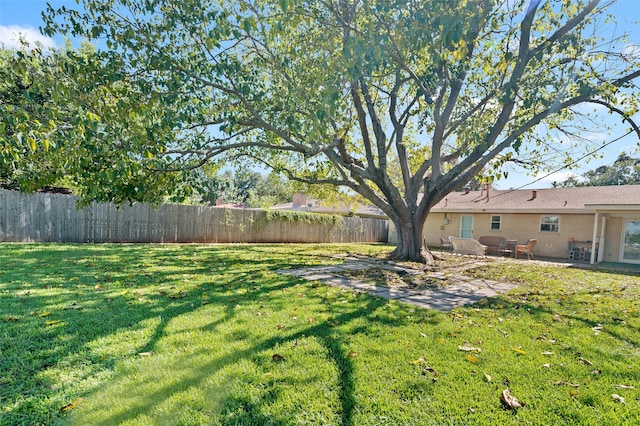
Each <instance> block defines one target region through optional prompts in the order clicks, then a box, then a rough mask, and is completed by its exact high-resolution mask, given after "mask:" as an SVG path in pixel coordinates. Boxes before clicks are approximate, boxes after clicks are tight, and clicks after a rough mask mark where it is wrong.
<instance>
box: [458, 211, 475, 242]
mask: <svg viewBox="0 0 640 426" xmlns="http://www.w3.org/2000/svg"><path fill="white" fill-rule="evenodd" d="M460 238H473V216H460Z"/></svg>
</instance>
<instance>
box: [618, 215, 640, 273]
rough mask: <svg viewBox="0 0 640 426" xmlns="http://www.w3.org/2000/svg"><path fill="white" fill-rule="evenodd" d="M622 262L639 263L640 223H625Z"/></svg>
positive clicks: (629, 221) (630, 221)
mask: <svg viewBox="0 0 640 426" xmlns="http://www.w3.org/2000/svg"><path fill="white" fill-rule="evenodd" d="M622 261H623V262H629V263H640V222H638V221H632V220H628V221H626V222H625V227H624V235H623V245H622Z"/></svg>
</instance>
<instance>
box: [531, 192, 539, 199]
mask: <svg viewBox="0 0 640 426" xmlns="http://www.w3.org/2000/svg"><path fill="white" fill-rule="evenodd" d="M537 196H538V191H536V190H533V191H531V199H532V200H535V199H536V197H537Z"/></svg>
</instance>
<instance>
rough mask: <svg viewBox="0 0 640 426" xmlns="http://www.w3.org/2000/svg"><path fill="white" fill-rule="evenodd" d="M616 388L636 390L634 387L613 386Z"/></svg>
mask: <svg viewBox="0 0 640 426" xmlns="http://www.w3.org/2000/svg"><path fill="white" fill-rule="evenodd" d="M613 387H614V388H618V389H635V388H634V387H633V386H631V385H613Z"/></svg>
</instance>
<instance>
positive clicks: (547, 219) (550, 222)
mask: <svg viewBox="0 0 640 426" xmlns="http://www.w3.org/2000/svg"><path fill="white" fill-rule="evenodd" d="M559 229H560V217H558V216H541V217H540V231H541V232H558V230H559Z"/></svg>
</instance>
